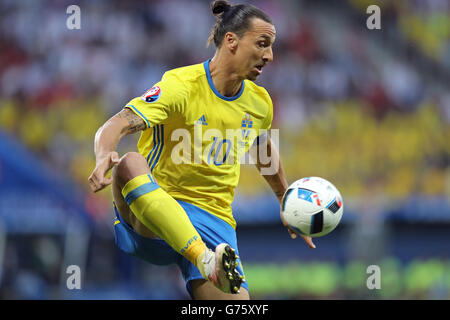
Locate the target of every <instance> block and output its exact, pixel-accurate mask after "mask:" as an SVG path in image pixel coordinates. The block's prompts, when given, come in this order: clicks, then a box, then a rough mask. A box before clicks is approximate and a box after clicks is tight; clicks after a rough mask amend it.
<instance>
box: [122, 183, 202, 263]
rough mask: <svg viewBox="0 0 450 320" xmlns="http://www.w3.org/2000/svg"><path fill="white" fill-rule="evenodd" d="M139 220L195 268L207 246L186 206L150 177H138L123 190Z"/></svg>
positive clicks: (126, 199)
mask: <svg viewBox="0 0 450 320" xmlns="http://www.w3.org/2000/svg"><path fill="white" fill-rule="evenodd" d="M122 195H123V197H124V199H125V201H126V202H127V204H128V206H129V207H130V208H131V211H133V213H134V215H135V216H136V218H137V219H138V220H139V221H140V222H142V223H143V224H144V225H145V226H146V227H147V228H149V229H150V230H151V231H152V232H153V233H155V234H156V235H157V236H158V237H160V238H161V239H163V240H164V241H166V242H167V243H168V244H169V245H170V246H171V247H172V248H173V249H174V250H175V251H177V252H178V253H180V254H182V255H183V256H184V257H185V258H186V259H188V260H189V261H191V262H192V263H193V264H194V265H195V266H197V265H198V263H197V261H200V259H197V258H198V257H199V256H200V255H202V253H203V252H204V251H205V249H206V245H205V243H204V242H203V240H202V238H201V237H200V235H199V234H198V232H197V230H195V228H194V226H193V225H192V223H191V221H190V220H189V217H188V216H187V214H186V212H185V211H184V209H183V207H181V206H180V204H179V203H178V202H177V201H176V200H175V199H174V198H173V197H172V196H170V195H169V194H168V193H167V192H166V191H164V190H163V189H161V188H160V187H159V186H158V184H157V183H156V182H155V180H154V178H153V177H152V176H151V175H150V174H144V175H140V176H137V177H135V178H133V179H131V180H130V181H128V182H127V184H126V185H125V186H124V187H123V189H122Z"/></svg>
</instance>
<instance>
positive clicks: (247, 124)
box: [242, 113, 253, 139]
mask: <svg viewBox="0 0 450 320" xmlns="http://www.w3.org/2000/svg"><path fill="white" fill-rule="evenodd" d="M252 126H253V120H252V117H251V116H250V115H249V114H248V113H246V114H245V116H244V119H242V139H247V138H248V134H249V133H250V129H251V128H252Z"/></svg>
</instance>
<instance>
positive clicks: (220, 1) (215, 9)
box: [211, 0, 231, 16]
mask: <svg viewBox="0 0 450 320" xmlns="http://www.w3.org/2000/svg"><path fill="white" fill-rule="evenodd" d="M230 8H231V5H230V4H229V3H228V1H226V0H216V1H214V2H213V4H212V5H211V10H212V13H213V14H214V15H215V16H218V15H220V14H221V13H224V12H227V11H228V10H230Z"/></svg>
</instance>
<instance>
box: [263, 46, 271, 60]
mask: <svg viewBox="0 0 450 320" xmlns="http://www.w3.org/2000/svg"><path fill="white" fill-rule="evenodd" d="M263 60H264V62H265V63H268V62H272V61H273V51H272V47H268V48H267V50H266V51H265V52H264V55H263Z"/></svg>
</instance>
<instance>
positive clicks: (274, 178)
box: [250, 137, 316, 249]
mask: <svg viewBox="0 0 450 320" xmlns="http://www.w3.org/2000/svg"><path fill="white" fill-rule="evenodd" d="M258 148H266V152H258ZM260 154H266V155H267V158H268V159H270V161H267V160H268V159H261V157H260V156H259V155H260ZM250 155H251V156H252V157H253V159H255V161H256V164H255V166H256V168H257V169H258V171H259V172H260V173H261V175H262V176H263V177H264V179H265V180H266V181H267V183H268V184H269V186H270V187H271V188H272V190H273V192H274V193H275V195H276V197H277V199H278V202H279V203H280V207H281V204H282V203H281V202H282V199H283V195H284V193H285V192H286V190H287V188H288V187H289V185H288V182H287V179H286V175H285V174H284V169H283V165H282V163H281V158H280V154H279V153H278V150H277V148H276V146H275V145H274V144H273V142H272V139H271V138H270V137H267V138H266V139H265V141H263V142H261V143H260V144H259V145H258V147H256V146H253V147H252V149H251V150H250ZM264 160H266V161H264ZM280 218H281V222H282V223H283V225H284V226H285V227H286V228H287V229H288V232H289V234H290V236H291V238H292V239H295V238H297V234H296V233H295V232H294V231H293V230H292V229H291V228H289V226H288V224H287V223H286V221H284V219H283V215H282V214H281V210H280ZM302 238H303V240H305V242H306V243H307V244H308V246H309V247H310V248H313V249H314V248H315V247H316V246H315V245H314V243H313V242H312V239H311V237H308V236H303V235H302Z"/></svg>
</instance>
